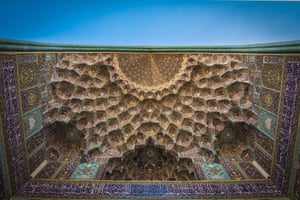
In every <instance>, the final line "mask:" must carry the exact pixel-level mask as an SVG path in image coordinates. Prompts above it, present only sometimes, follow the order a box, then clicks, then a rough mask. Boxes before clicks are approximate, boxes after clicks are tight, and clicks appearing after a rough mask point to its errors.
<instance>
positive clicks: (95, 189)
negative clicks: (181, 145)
mask: <svg viewBox="0 0 300 200" xmlns="http://www.w3.org/2000/svg"><path fill="white" fill-rule="evenodd" d="M36 188H38V190H35V189H36ZM149 191H151V193H150V192H149ZM20 192H21V193H22V194H24V195H26V194H30V195H32V196H34V195H37V194H43V195H45V196H50V197H51V196H52V197H58V196H65V195H72V196H81V197H84V198H88V197H97V198H102V197H106V198H109V197H113V196H119V197H129V196H141V197H143V196H157V197H158V196H159V197H168V198H170V197H171V198H172V199H173V198H176V197H182V198H186V197H201V196H207V197H213V198H217V199H218V198H220V197H224V196H226V195H240V194H244V195H243V197H246V194H245V192H248V193H249V194H260V195H272V196H275V195H278V194H280V191H278V190H276V187H275V186H274V185H273V184H271V183H261V184H260V183H257V184H251V183H244V184H236V183H232V184H221V185H220V184H101V183H86V184H84V183H80V182H79V183H77V184H72V183H68V182H65V183H59V184H53V183H51V182H39V183H37V182H28V183H26V184H25V185H24V187H23V188H22V190H21V191H20Z"/></svg>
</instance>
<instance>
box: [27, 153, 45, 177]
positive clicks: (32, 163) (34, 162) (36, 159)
mask: <svg viewBox="0 0 300 200" xmlns="http://www.w3.org/2000/svg"><path fill="white" fill-rule="evenodd" d="M45 153H46V152H45V149H43V148H42V149H40V150H39V151H38V152H36V153H35V154H34V155H33V156H31V157H30V158H29V159H28V165H29V170H30V173H31V172H33V171H34V170H35V169H36V168H37V167H38V166H39V165H40V164H41V163H42V162H43V160H45Z"/></svg>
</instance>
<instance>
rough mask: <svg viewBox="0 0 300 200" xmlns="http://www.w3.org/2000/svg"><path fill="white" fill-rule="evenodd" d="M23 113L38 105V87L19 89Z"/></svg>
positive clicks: (39, 95)
mask: <svg viewBox="0 0 300 200" xmlns="http://www.w3.org/2000/svg"><path fill="white" fill-rule="evenodd" d="M21 98H22V109H23V113H25V112H27V111H29V110H32V109H33V108H35V107H37V106H39V104H40V99H41V92H40V90H39V88H38V87H35V88H30V89H28V90H24V91H21Z"/></svg>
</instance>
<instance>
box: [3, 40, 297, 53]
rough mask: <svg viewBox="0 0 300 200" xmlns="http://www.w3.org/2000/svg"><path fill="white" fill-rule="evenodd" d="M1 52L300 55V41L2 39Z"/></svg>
mask: <svg viewBox="0 0 300 200" xmlns="http://www.w3.org/2000/svg"><path fill="white" fill-rule="evenodd" d="M0 51H20V52H22V51H47V52H49V51H65V52H66V51H71V52H87V51H88V52H92V51H97V52H216V53H218V52H220V53H225V52H226V53H230V52H234V53H299V52H300V40H295V41H287V42H276V43H264V44H247V45H225V46H97V45H76V44H54V43H43V42H31V41H20V40H10V39H0Z"/></svg>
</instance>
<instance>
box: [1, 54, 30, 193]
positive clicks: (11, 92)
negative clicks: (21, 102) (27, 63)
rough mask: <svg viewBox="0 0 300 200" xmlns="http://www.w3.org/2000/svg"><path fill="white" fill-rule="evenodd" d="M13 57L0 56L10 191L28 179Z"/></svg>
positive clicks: (16, 188)
mask: <svg viewBox="0 0 300 200" xmlns="http://www.w3.org/2000/svg"><path fill="white" fill-rule="evenodd" d="M15 64H16V63H15V56H6V55H0V85H1V92H2V98H3V108H4V109H3V115H4V116H3V119H4V120H3V121H4V123H5V124H6V126H5V127H4V130H5V131H4V133H6V134H5V137H4V139H5V143H6V147H7V152H8V155H7V157H8V168H9V169H10V170H11V171H10V180H11V183H12V191H13V192H14V191H17V190H18V189H20V188H21V187H22V186H23V185H24V184H25V182H26V181H27V178H28V173H27V166H26V160H25V159H26V157H25V155H24V152H25V146H24V143H23V140H22V138H23V137H22V135H21V131H20V119H19V113H18V99H17V86H16V78H15Z"/></svg>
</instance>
